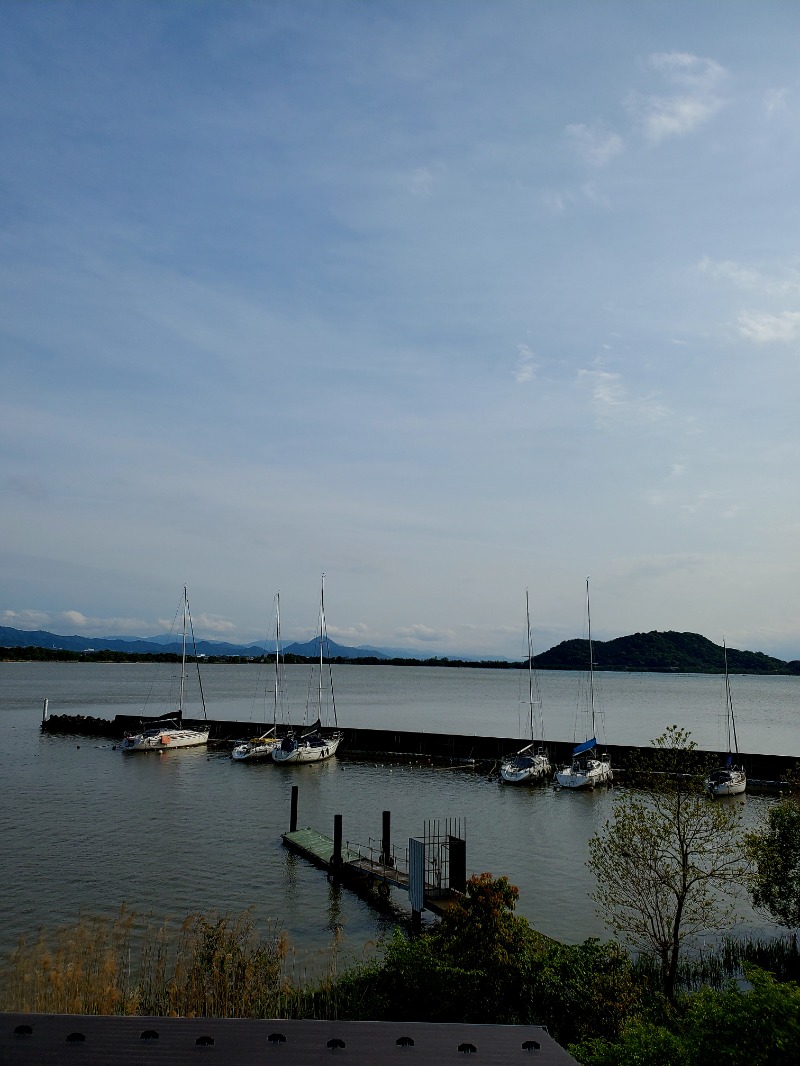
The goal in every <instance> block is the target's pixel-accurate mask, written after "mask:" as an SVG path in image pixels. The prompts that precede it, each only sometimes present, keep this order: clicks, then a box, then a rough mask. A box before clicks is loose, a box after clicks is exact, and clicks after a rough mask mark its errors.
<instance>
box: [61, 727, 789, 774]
mask: <svg viewBox="0 0 800 1066" xmlns="http://www.w3.org/2000/svg"><path fill="white" fill-rule="evenodd" d="M141 721H142V720H141V719H140V718H139V717H137V716H133V715H121V714H120V715H117V716H116V717H115V718H114V720H113V721H108V720H107V719H100V718H90V717H88V716H86V715H51V716H50V717H49V718H47V719H46V720H44V721H43V722H42V731H43V732H45V733H50V734H68V735H72V736H101V737H107V738H109V739H113V740H120V739H122V737H123V736H124V734H125V732H126V731H130V732H133V731H137V730H138V729H139V728H141ZM184 724H185V725H186V726H188V727H189V728H194V727H198V728H199V727H203V726H210V729H211V737H210V740H209V744H210V745H211V746H214V745H220V746H225V745H229V744H231V743H232V742H233V741H234V740H240V739H242V738H246V737H254V736H258V735H259V734H260V733H263V732H265V731H266V730H267V729H269V728H270V723H258V722H230V721H209V722H204V721H202V720H198V719H188V718H185V719H184ZM285 728H289V727H285ZM293 728H295V729H297V730H300V731H301V730H303V729H304V728H307V727H304V726H302V725H295V726H294V727H293ZM282 731H283V727H279V733H280V732H282ZM341 732H342V733H343V734H344V737H343V740H342V743H341V745H340V747H339V752H338V757H339V758H343V759H383V760H387V761H402V762H428V763H430V764H432V765H445V766H458V765H464V766H474V767H475V768H476V769H480V770H482V771H487V772H488V771H491V770H492V768H494V767H496V766H497V764H498V763H499V761H500V759H502V758H503V756H504V755H507V754H509V752H513V751H517V750H519V749H520V748H522V747H524V746H525V744H526V741H525V740H524V739H520V738H519V737H479V736H463V735H459V734H456V733H424V732H419V731H402V730H389V729H360V728H359V729H349V728H347V727H342V729H341ZM546 747H547V749H548V751H549V753H550V759H551V761H552V762H553V764H554V765H556V764H561V763H566V762H569V760H570V758H571V755H572V748H573V742H572V741H559V740H548V741H547V744H546ZM598 750H600V751H603V752H607V753H608V755H609V756H610V757H611V764H612V766H613V767H614V770H615V771H616V772H617V773H618V778H617V779H618V780H626V779H633V777H634V776H635V775H637V774H639V773H647V772H648V771H651V770H653V769H655V766H654V763H655V760H654V750H653V748H650V747H636V746H632V745H620V744H605V745H599V746H598ZM725 758H726V753H724V752H718V751H700V750H697V751H696V752H694V753H693V765H694V766H696V768H697V770H698V772H703V770H704V769H707V768H708V764H709V763H712V764H715V765H722V763H723V762H724V760H725ZM739 759H740V761H741V762H742V763H743V764H744V766H745V769H746V770H747V775H748V791H751V792H754V791H759V790H763V791H769V792H778V791H789V790H792V791H794V790H800V780H794V779H795V778H800V756H793V755H764V754H758V753H755V752H744V753H742V754H741V755H740V756H739Z"/></svg>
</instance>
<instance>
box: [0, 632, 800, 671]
mask: <svg viewBox="0 0 800 1066" xmlns="http://www.w3.org/2000/svg"><path fill="white" fill-rule="evenodd" d="M626 639H630V638H624V637H621V638H618V640H620V641H624V640H626ZM609 643H617V642H609ZM709 643H711V642H709ZM584 646H585V648H584ZM713 646H714V645H712V647H713ZM603 647H604V645H602V644H595V648H596V649H598V648H599V649H602V648H603ZM565 648H568V650H569V652H570V654H563V652H562V654H561V655H560V656H559V655H557V653H558V652H559V649H565ZM585 650H588V642H585V641H566V642H564V644H563V645H558V647H557V648H554V649H551V650H550V651H549V652H545V653H544V654H543V655H542V656H540V657H537V658H536V659H535V660H534V662H535V665H536V668H537V669H538V670H540V671H547V672H550V671H573V672H574V671H579V672H580V671H582V670H585V669H586V663H587V656H586V655H585ZM737 657H742V658H743V659H745V660H747V661H743V662H737V661H735V660H736V658H737ZM553 659H556V661H552V660H553ZM637 659H638V661H636V662H630V661H629V662H625V661H624V660H621V658H620V657H619V656H614V661H607V662H604V661H603V659H602V657H601V656H600V655H598V657H597V658H596V660H595V663H594V668H595V670H597V671H600V672H607V673H652V674H667V673H672V674H722V673H724V663H720V664H719V665H717V664H716V663H714V662H704V663H698V662H696V661H694V662H685V663H684V664H683V665H680V664H678V663H674V662H673V663H664V662H659V661H647V659H646V658H641V657H639V656H637ZM548 660H551V661H548ZM731 660H733V661H731ZM752 660H755V661H752ZM0 661H2V662H25V663H45V662H61V663H143V664H147V663H157V662H161V663H178V662H180V661H181V657H180V655H177V654H175V653H173V652H162V653H151V652H139V653H133V652H120V651H109V650H98V651H71V650H69V649H65V648H37V647H31V646H27V647H13V648H2V649H0ZM187 661H189V662H195V661H198V662H201V663H207V664H209V665H216V666H220V665H222V666H242V665H253V664H259V663H274V662H275V655H274V653H272V654H267V655H261V656H244V655H241V656H238V655H200V656H197V657H196V658H195V656H187ZM323 661H324V662H325V663H333V664H335V665H337V666H413V667H427V668H431V667H434V668H435V667H451V668H455V669H473V670H475V669H483V670H522V669H526V668H527V660H525V659H522V660H518V661H516V662H509V661H507V660H505V659H451V658H449V657H446V656H435V657H432V658H429V659H416V658H399V657H395V658H384V657H379V656H373V655H365V656H332V657H330V658H325V659H324V660H323ZM283 662H284V663H286V664H287V665H289V666H294V665H301V666H302V665H312V666H313V665H314V664H315V663H318V662H319V659H318V658H317V657H316V656H307V655H294V654H290V655H285V656H283ZM728 666H729V671H730V672H731V673H733V674H752V675H755V676H762V677H763V676H770V675H773V676H776V677H797V676H800V661H797V660H794V661H792V662H783V661H782V660H780V659H773V658H771V657H770V656H766V655H762V653H760V652H732V651H729V663H728Z"/></svg>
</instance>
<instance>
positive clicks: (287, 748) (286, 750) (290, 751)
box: [272, 574, 343, 763]
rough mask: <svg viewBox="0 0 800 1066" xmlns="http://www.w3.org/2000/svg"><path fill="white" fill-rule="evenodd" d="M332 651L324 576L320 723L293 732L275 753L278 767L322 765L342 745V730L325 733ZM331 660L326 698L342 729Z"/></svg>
mask: <svg viewBox="0 0 800 1066" xmlns="http://www.w3.org/2000/svg"><path fill="white" fill-rule="evenodd" d="M326 651H329V649H328V629H327V624H326V622H325V575H324V574H323V575H322V588H321V591H320V600H319V676H318V679H317V720H316V722H315V723H314V724H313V725H312V726H311V728H310V729H309V730H308V731H307V732H305V733H301V734H300V735H299V736H297V734H296V733H295V732H294V730H290V731H289V733H288V734H287V735H286V736H285V737H284V738H283V740H282V741H281V742H280V744H278V745H276V746H275V747H274V748H273V749H272V758H273V761H274V762H276V763H306V762H320V761H321V760H323V759H330V758H331V756H332V755H335V754H336V750H337V748H338V747H339V745H340V744H341V742H342V736H343V734H342V733H341V731H340V730H339V729H335V730H333V731H325V732H323V728H322V707H323V703H324V702H325V696H324V694H323V677H324V676H325V657H326V656H325V652H326ZM327 658H328V660H329V661H328V670H327V679H328V685H327V686H325V687H326V694H327V695H328V696H329V703H330V705H331V707H332V711H333V721H334V725H335V726H338V724H339V723H338V720H337V717H336V699H335V697H334V693H333V672H332V670H331V664H330V654H328V656H327Z"/></svg>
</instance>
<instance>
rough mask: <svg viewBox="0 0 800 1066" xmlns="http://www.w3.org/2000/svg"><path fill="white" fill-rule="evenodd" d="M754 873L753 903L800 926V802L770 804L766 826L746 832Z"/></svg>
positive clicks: (790, 924)
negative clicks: (755, 830)
mask: <svg viewBox="0 0 800 1066" xmlns="http://www.w3.org/2000/svg"><path fill="white" fill-rule="evenodd" d="M745 847H746V849H747V854H748V857H749V858H750V859H751V861H752V862H753V864H754V867H755V873H754V876H753V880H752V882H751V887H750V895H751V897H752V900H753V904H754V905H755V906H756V907H758V908H759V909H760V910H764V911H767V913H768V914H770V915H771V916H772V917H773V918H774V919H775V921H776V922H780V924H781V925H785V926H786V927H787V928H788V929H796V928H797V927H798V926H800V804H798V803H797V802H796V801H795V800H791V799H790V800H784V801H783V802H782V803H779V804H777V805H776V806H775V807H772V808H770V811H769V814H768V816H767V824H766V826H765V827H764V828H763V829H762V830H760V831H757V832H752V833H747V834H746V835H745Z"/></svg>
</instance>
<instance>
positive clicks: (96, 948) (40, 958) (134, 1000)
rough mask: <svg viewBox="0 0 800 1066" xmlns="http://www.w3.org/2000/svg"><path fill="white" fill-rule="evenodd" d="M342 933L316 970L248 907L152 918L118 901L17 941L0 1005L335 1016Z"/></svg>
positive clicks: (2, 979)
mask: <svg viewBox="0 0 800 1066" xmlns="http://www.w3.org/2000/svg"><path fill="white" fill-rule="evenodd" d="M339 948H340V937H339V936H338V935H335V936H334V941H333V943H332V945H331V948H330V950H329V952H328V953H327V960H326V962H327V966H326V969H325V972H324V973H323V975H322V976H319V967H316V968H315V969H316V974H315V975H310V974H309V973H308V972H307V971H306V970H305V969H301V968H300V966H299V965H298V963H297V959H296V956H295V954H294V952H292V951H291V950H290V946H289V944H288V941H287V938H286V936H285V934H283V933H282V932H279V931H277V930H274V929H270V930H268V931H267V933H266V934H265V935H264V934H261V935H260V934H259V933H258V932H257V931H256V929H255V926H254V923H253V920H252V917H251V915H250V913H249V912H245V913H244V914H241V915H238V916H235V917H230V916H228V915H217V914H210V915H206V914H195V915H190V916H189V917H188V918H186V919H185V921H183V922H182V923H181V924H180V925H179V926H175V925H174V924H172V923H170V922H169V921H165V922H163V923H161V924H160V925H156V924H154V923H152V922H151V921H147V920H143V919H140V918H138V917H137V915H135V914H134V913H132V912H130V911H127V910H125V909H124V908H123V910H122V911H121V912H120V914H119V915H118V916H117V917H116V918H115V919H113V920H110V919H104V918H91V917H89V918H86V917H84V918H82V919H81V920H80V921H79V922H77V923H76V924H75V925H74V926H72V927H69V928H65V929H60V930H57V931H55V932H53V933H46V932H41V933H40V934H39V938H38V940H37V941H36V942H35V943H32V944H28V943H26V942H25V941H24V940H23V941H20V944H19V946H18V947H17V949H16V951H14V952H13V953H12V955H11V956H10V957H9V959H8V960H7V961H6V963H5V965H4V966H3V970H2V975H1V976H0V1009H2V1010H6V1011H23V1012H35V1013H58V1014H140V1015H157V1016H161V1017H164V1016H167V1017H171V1016H174V1017H225V1018H267V1017H269V1018H300V1017H303V1018H315V1017H327V1018H332V1017H336V1014H337V1003H336V996H335V977H336V972H337V965H338V963H337V959H338V954H339Z"/></svg>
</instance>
